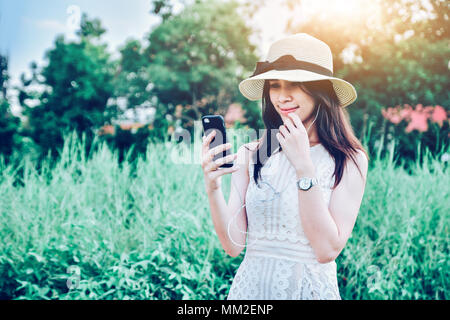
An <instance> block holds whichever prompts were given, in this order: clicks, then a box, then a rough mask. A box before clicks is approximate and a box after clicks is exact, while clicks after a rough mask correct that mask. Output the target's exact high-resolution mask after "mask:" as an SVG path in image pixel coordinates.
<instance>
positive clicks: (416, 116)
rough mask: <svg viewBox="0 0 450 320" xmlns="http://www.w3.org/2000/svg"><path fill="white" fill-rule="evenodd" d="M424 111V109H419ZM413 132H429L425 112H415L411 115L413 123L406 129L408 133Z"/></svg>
mask: <svg viewBox="0 0 450 320" xmlns="http://www.w3.org/2000/svg"><path fill="white" fill-rule="evenodd" d="M419 110H422V108H419ZM412 130H419V131H420V132H425V131H427V130H428V122H427V115H426V114H425V113H423V112H420V111H417V110H414V111H412V113H411V122H410V123H409V124H408V126H407V127H406V129H405V131H406V132H411V131H412Z"/></svg>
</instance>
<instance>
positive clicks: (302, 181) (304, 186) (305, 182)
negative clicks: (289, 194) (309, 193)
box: [300, 179, 311, 189]
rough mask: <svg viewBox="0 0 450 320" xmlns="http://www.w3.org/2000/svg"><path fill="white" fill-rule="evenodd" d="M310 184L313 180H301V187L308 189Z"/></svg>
mask: <svg viewBox="0 0 450 320" xmlns="http://www.w3.org/2000/svg"><path fill="white" fill-rule="evenodd" d="M310 185H311V181H310V180H309V179H301V180H300V188H302V189H308V188H309V186H310Z"/></svg>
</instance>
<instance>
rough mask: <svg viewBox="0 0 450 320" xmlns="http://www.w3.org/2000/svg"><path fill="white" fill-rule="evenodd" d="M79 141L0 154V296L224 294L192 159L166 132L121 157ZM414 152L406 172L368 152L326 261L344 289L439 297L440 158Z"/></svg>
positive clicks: (444, 172) (443, 252)
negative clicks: (56, 150)
mask: <svg viewBox="0 0 450 320" xmlns="http://www.w3.org/2000/svg"><path fill="white" fill-rule="evenodd" d="M81 149H82V147H80V146H79V143H78V142H76V141H75V142H74V141H73V140H72V141H68V142H67V143H66V146H65V148H64V150H63V152H62V157H61V160H60V161H59V162H57V163H56V164H54V165H51V164H50V161H48V162H44V163H43V165H42V168H41V170H39V171H37V170H36V165H35V163H33V162H32V161H29V160H27V158H26V157H24V158H23V159H21V162H20V163H21V165H20V166H19V167H16V166H13V165H8V166H5V165H0V170H1V174H0V194H1V198H0V219H1V222H0V236H1V238H2V241H1V243H0V298H1V299H225V297H226V295H227V292H228V289H229V287H230V285H231V280H232V278H233V276H234V274H235V271H236V269H237V267H238V266H239V264H240V262H241V260H242V258H243V254H241V255H240V256H239V257H237V258H231V257H228V256H226V254H225V252H224V251H223V250H222V248H221V246H220V243H219V240H218V238H217V236H216V234H215V231H214V228H213V225H212V221H211V219H210V213H209V205H208V201H207V196H206V194H205V187H204V181H203V174H202V171H201V167H200V164H199V163H194V164H174V163H173V162H172V160H171V157H170V155H169V154H170V151H171V150H173V145H171V143H170V142H169V143H166V144H158V145H151V146H150V147H149V148H148V151H147V154H146V160H144V159H143V158H138V160H137V161H136V162H134V163H129V162H123V163H122V164H121V165H119V164H118V161H117V159H118V156H117V155H116V154H113V153H112V152H111V151H110V150H109V149H108V148H107V147H106V146H105V145H103V146H101V147H100V148H99V150H98V151H97V152H96V153H94V154H93V156H92V157H90V158H89V159H86V158H85V157H83V155H82V154H81V152H80V150H81ZM235 151H236V148H235V149H234V152H235ZM447 152H448V151H447ZM424 159H425V160H424V163H423V165H417V166H415V167H413V170H412V173H411V174H408V173H407V172H406V171H405V170H404V169H402V168H400V167H396V166H395V165H394V163H393V161H392V157H389V156H387V157H384V158H382V159H378V158H375V159H371V161H370V168H369V173H368V180H367V186H366V192H365V195H364V199H363V203H362V205H361V209H360V212H359V216H358V220H357V222H356V226H355V229H354V231H353V234H352V237H351V238H350V240H349V242H348V243H347V246H346V248H345V249H344V251H343V252H342V254H341V255H340V256H339V257H338V259H337V261H336V262H337V264H338V280H339V287H340V291H341V295H342V298H343V299H448V298H449V279H450V275H449V270H450V268H449V230H448V221H449V219H448V218H449V212H450V208H449V205H450V204H449V201H448V199H449V194H448V193H449V185H450V183H449V182H450V179H449V172H448V162H440V161H439V159H440V157H438V156H436V157H435V158H433V157H432V156H430V155H429V154H426V155H425V158H424ZM229 186H230V179H229V175H228V176H226V177H225V178H224V179H223V189H224V192H225V199H228V193H229Z"/></svg>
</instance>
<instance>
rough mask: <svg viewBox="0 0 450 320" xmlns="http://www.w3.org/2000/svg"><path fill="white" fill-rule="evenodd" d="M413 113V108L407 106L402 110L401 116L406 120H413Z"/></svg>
mask: <svg viewBox="0 0 450 320" xmlns="http://www.w3.org/2000/svg"><path fill="white" fill-rule="evenodd" d="M412 111H413V108H412V107H411V106H410V105H409V104H405V107H404V108H403V109H402V110H400V116H401V117H402V119H404V120H409V119H411V112H412Z"/></svg>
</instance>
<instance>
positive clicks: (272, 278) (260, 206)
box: [227, 144, 341, 300]
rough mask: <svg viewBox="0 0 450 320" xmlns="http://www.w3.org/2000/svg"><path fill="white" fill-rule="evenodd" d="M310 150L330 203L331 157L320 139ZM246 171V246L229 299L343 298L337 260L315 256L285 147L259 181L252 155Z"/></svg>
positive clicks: (274, 157)
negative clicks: (338, 281) (305, 226)
mask: <svg viewBox="0 0 450 320" xmlns="http://www.w3.org/2000/svg"><path fill="white" fill-rule="evenodd" d="M310 154H311V159H312V161H313V163H314V165H315V169H316V177H317V178H318V180H319V186H320V188H321V191H322V195H323V198H324V201H325V202H326V204H327V206H328V205H329V201H330V197H331V191H332V190H331V187H332V186H333V183H334V177H333V172H334V160H333V158H331V156H330V154H329V153H328V152H327V150H326V149H325V148H324V147H323V146H322V145H321V144H317V145H315V146H313V147H310ZM249 175H250V182H249V186H248V189H247V194H246V198H245V203H246V211H247V219H248V230H247V231H248V234H247V247H246V251H245V256H244V259H243V261H242V263H241V265H240V266H239V268H238V270H237V273H236V275H235V277H234V280H233V283H232V285H231V288H230V292H229V294H228V297H227V299H228V300H271V299H273V300H278V299H282V300H290V299H293V300H304V299H341V298H340V295H339V289H338V284H337V275H336V263H335V262H334V261H332V262H330V263H326V264H321V263H319V262H317V260H316V257H315V254H314V252H313V249H312V247H311V245H310V243H309V241H308V239H307V238H306V236H305V234H304V232H303V228H302V225H301V220H300V214H299V203H298V189H297V186H296V180H297V178H296V173H295V169H294V168H293V167H292V165H291V164H290V162H289V160H288V159H287V157H286V156H285V154H284V152H283V151H281V152H276V153H275V154H273V155H272V156H271V157H270V158H269V159H268V161H267V162H266V164H265V165H264V166H263V167H262V170H261V178H262V180H259V185H260V187H258V186H256V184H255V182H254V180H253V163H252V161H249Z"/></svg>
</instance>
